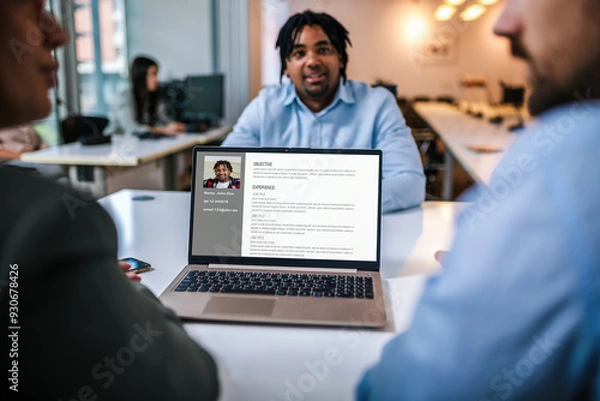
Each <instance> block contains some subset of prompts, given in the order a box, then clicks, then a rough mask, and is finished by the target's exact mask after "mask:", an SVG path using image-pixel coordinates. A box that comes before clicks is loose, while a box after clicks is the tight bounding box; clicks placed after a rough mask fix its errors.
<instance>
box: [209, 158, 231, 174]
mask: <svg viewBox="0 0 600 401" xmlns="http://www.w3.org/2000/svg"><path fill="white" fill-rule="evenodd" d="M219 166H225V167H227V169H229V171H231V172H232V173H233V167H231V163H229V162H228V161H227V160H219V161H218V162H216V163H215V165H214V166H213V170H216V169H217V168H218V167H219Z"/></svg>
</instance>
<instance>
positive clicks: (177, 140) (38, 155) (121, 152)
mask: <svg viewBox="0 0 600 401" xmlns="http://www.w3.org/2000/svg"><path fill="white" fill-rule="evenodd" d="M229 131H231V127H219V128H214V129H211V130H208V131H206V132H203V133H200V134H193V133H190V134H182V135H177V136H173V137H165V138H160V139H151V140H150V139H147V140H140V139H139V138H137V137H128V138H125V137H123V136H114V137H113V138H112V139H113V142H112V143H110V144H103V145H92V146H83V145H81V144H80V143H79V142H74V143H69V144H66V145H62V146H55V147H52V148H49V149H44V150H38V151H35V152H31V153H24V154H23V155H21V160H22V161H25V162H31V163H42V164H61V165H89V166H137V165H140V164H144V163H147V162H149V161H152V160H156V159H160V158H162V157H165V156H168V155H171V154H174V153H177V152H180V151H182V150H185V149H189V148H191V147H193V146H194V145H201V144H205V143H208V142H210V141H213V140H215V139H219V138H224V137H225V136H226V135H227V134H228V133H229Z"/></svg>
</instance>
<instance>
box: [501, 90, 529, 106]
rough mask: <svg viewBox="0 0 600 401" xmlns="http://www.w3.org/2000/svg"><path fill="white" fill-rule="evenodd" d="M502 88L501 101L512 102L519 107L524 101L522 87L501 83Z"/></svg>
mask: <svg viewBox="0 0 600 401" xmlns="http://www.w3.org/2000/svg"><path fill="white" fill-rule="evenodd" d="M502 90H503V94H502V103H504V104H512V105H513V106H515V107H521V106H523V103H525V88H524V87H522V86H507V85H503V86H502Z"/></svg>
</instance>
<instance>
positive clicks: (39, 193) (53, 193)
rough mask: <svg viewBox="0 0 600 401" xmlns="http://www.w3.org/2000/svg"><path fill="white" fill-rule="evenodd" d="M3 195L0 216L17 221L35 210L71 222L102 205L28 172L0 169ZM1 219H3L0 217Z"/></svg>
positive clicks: (99, 210)
mask: <svg viewBox="0 0 600 401" xmlns="http://www.w3.org/2000/svg"><path fill="white" fill-rule="evenodd" d="M0 182H2V185H3V192H4V193H3V195H4V196H2V197H1V198H0V205H1V206H0V207H1V209H2V210H1V212H0V215H1V216H3V217H5V218H6V219H7V220H15V221H18V220H20V219H22V218H23V216H25V215H28V214H31V212H33V211H35V212H36V213H40V215H44V216H45V217H48V218H50V217H52V218H55V219H57V220H64V221H74V220H76V219H75V218H76V217H79V216H81V217H82V218H87V217H84V216H90V213H97V212H102V214H104V215H106V212H104V211H103V209H102V207H101V206H100V205H98V203H97V202H96V201H94V200H93V199H91V198H90V197H87V196H85V197H84V196H82V195H81V194H79V193H78V192H75V191H73V190H72V189H70V188H68V187H65V186H63V185H59V184H57V183H54V182H52V181H50V180H48V179H45V178H40V177H35V176H33V175H31V174H29V173H24V172H20V171H11V170H10V169H6V168H0ZM2 220H4V219H2Z"/></svg>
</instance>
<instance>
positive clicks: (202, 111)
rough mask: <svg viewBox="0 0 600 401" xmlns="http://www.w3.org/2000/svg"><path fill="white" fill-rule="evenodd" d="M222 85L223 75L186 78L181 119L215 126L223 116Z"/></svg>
mask: <svg viewBox="0 0 600 401" xmlns="http://www.w3.org/2000/svg"><path fill="white" fill-rule="evenodd" d="M224 83H225V76H224V75H223V74H213V75H191V76H188V77H187V78H186V79H185V92H186V99H185V102H184V104H183V110H182V119H183V120H184V121H190V122H195V121H202V120H205V121H206V120H208V121H210V124H211V125H216V123H218V122H219V121H220V120H221V119H223V116H224V113H223V104H224Z"/></svg>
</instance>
